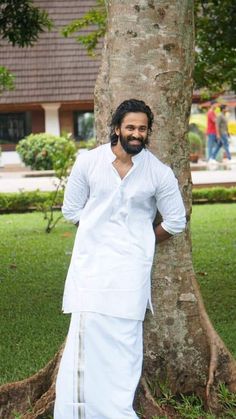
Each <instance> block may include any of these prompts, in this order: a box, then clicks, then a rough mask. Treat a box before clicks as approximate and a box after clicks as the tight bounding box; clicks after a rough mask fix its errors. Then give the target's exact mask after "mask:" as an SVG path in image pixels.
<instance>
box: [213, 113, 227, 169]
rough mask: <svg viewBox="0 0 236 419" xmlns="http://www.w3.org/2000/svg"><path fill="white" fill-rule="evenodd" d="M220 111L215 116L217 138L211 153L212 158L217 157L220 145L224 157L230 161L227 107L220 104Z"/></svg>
mask: <svg viewBox="0 0 236 419" xmlns="http://www.w3.org/2000/svg"><path fill="white" fill-rule="evenodd" d="M220 111H221V113H220V114H219V115H218V117H217V118H216V126H217V131H218V132H219V139H218V141H217V145H216V148H215V150H214V151H213V154H212V159H213V160H215V159H216V157H217V154H218V153H219V151H220V149H221V147H223V148H224V149H225V153H226V157H227V159H228V160H229V161H230V160H231V154H230V151H229V131H228V122H227V118H226V115H225V114H226V112H227V107H226V105H221V106H220Z"/></svg>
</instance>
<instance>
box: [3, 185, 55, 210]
mask: <svg viewBox="0 0 236 419" xmlns="http://www.w3.org/2000/svg"><path fill="white" fill-rule="evenodd" d="M52 194H53V192H41V191H39V190H37V191H33V192H15V193H0V213H9V212H25V211H33V210H37V209H38V210H39V209H41V208H43V207H47V206H49V205H50V203H51V202H52ZM62 202H63V192H62V191H59V192H58V193H57V199H56V201H55V206H56V207H59V208H60V207H61V205H62Z"/></svg>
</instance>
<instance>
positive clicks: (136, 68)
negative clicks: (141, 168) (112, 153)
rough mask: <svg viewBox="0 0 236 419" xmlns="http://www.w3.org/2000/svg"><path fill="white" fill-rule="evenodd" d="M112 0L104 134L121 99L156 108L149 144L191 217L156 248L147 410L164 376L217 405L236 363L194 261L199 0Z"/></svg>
mask: <svg viewBox="0 0 236 419" xmlns="http://www.w3.org/2000/svg"><path fill="white" fill-rule="evenodd" d="M107 5H108V8H109V14H108V16H109V17H108V31H107V38H106V45H105V48H104V56H103V62H102V66H101V71H100V75H99V78H98V80H97V85H96V90H95V91H96V95H95V110H96V121H97V135H98V140H99V142H100V143H104V142H107V141H108V136H109V130H108V129H107V127H108V124H107V122H109V121H110V116H111V114H112V113H113V111H114V110H115V109H116V107H117V106H118V105H119V104H120V103H121V102H122V101H123V100H125V99H129V98H132V97H135V98H137V99H142V100H144V101H145V102H146V103H147V104H148V105H149V106H150V107H151V109H152V110H153V112H154V115H155V124H154V130H153V134H152V138H151V151H152V152H153V153H154V154H155V155H156V156H157V157H159V158H160V159H161V160H162V161H164V162H165V163H167V164H168V165H170V166H171V167H172V169H173V170H174V172H175V175H176V177H177V178H178V181H179V186H180V189H181V192H182V196H183V199H184V202H185V207H186V211H187V220H188V225H187V228H186V232H185V233H184V234H181V235H179V236H178V237H174V238H171V239H170V240H169V241H168V242H166V243H163V244H161V245H159V246H157V249H156V250H157V251H156V256H155V260H154V265H153V275H152V299H153V306H154V312H155V314H154V316H152V315H150V314H149V315H148V316H147V318H146V321H145V331H144V345H145V349H144V352H145V355H144V372H143V378H142V385H141V387H140V392H139V397H140V400H141V401H142V404H143V405H144V404H145V409H144V410H145V415H146V417H147V418H149V417H151V415H153V414H154V413H153V409H154V411H155V408H156V409H157V410H156V412H158V411H159V410H158V409H159V408H158V406H157V405H156V404H155V397H156V396H158V395H160V392H161V391H160V385H163V383H165V386H168V387H169V389H170V390H171V392H172V393H173V394H179V393H183V394H189V393H195V394H197V395H199V396H201V397H202V398H203V399H204V400H205V403H206V405H208V406H210V407H211V408H213V409H215V410H217V407H218V406H217V402H216V388H217V384H218V383H219V382H221V381H222V382H224V383H226V384H227V385H228V386H229V388H230V389H231V390H232V391H236V365H235V360H234V359H233V358H232V356H231V355H230V353H229V352H228V350H227V349H226V348H225V346H224V344H223V342H222V341H221V339H220V338H219V336H218V335H217V334H216V332H215V330H214V329H213V327H212V324H211V322H210V320H209V318H208V316H207V313H206V311H205V308H204V304H203V301H202V298H201V295H200V293H199V289H198V286H197V282H196V278H195V276H194V272H193V266H192V255H191V238H190V225H189V224H190V215H191V189H192V182H191V173H190V167H189V157H188V156H189V149H188V145H187V132H188V119H189V113H190V107H191V98H192V70H193V65H194V30H193V1H192V0H190V1H187V0H178V1H175V2H171V1H165V0H162V1H157V0H143V1H135V0H130V1H129V2H127V1H120V0H112V1H107ZM148 389H149V395H148ZM149 409H150V410H149Z"/></svg>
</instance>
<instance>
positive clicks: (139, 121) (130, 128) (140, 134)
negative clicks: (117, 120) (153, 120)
mask: <svg viewBox="0 0 236 419" xmlns="http://www.w3.org/2000/svg"><path fill="white" fill-rule="evenodd" d="M115 132H116V135H117V136H118V137H119V141H120V144H121V146H122V147H123V149H124V150H125V151H126V153H128V154H132V155H135V154H138V153H140V151H142V149H143V148H144V147H145V145H146V144H147V140H148V118H147V115H146V114H145V113H143V112H129V113H127V114H126V115H125V117H124V119H123V120H122V122H121V126H120V127H117V128H116V129H115Z"/></svg>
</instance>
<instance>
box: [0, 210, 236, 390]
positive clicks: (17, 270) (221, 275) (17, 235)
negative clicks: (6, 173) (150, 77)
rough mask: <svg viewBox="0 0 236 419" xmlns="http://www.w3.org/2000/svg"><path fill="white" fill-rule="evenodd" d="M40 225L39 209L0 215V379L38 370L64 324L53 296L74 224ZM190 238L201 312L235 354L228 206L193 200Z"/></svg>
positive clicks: (235, 288) (234, 225)
mask: <svg viewBox="0 0 236 419" xmlns="http://www.w3.org/2000/svg"><path fill="white" fill-rule="evenodd" d="M44 228H45V222H44V220H43V218H42V215H41V214H40V213H27V214H20V215H19V214H11V215H2V216H1V217H0V236H1V242H0V243H1V244H0V251H1V253H0V254H1V267H0V295H1V304H0V336H1V340H0V383H3V382H9V381H15V380H20V379H23V378H25V377H27V376H29V375H31V374H33V373H34V372H36V371H37V370H38V369H39V368H42V367H43V366H44V365H45V363H46V362H47V361H49V359H51V357H52V356H53V355H54V353H55V352H56V351H57V349H58V347H59V346H60V344H61V343H62V342H63V340H64V338H65V336H66V332H67V329H68V323H69V316H67V315H63V314H62V313H61V302H62V294H63V287H64V280H65V277H66V273H67V269H68V266H69V261H70V253H71V250H72V246H73V241H74V234H75V227H74V226H72V225H70V224H68V223H66V222H63V221H62V222H60V223H59V225H58V226H57V227H56V229H55V230H53V231H52V232H51V233H50V234H46V233H45V232H44ZM192 236H193V259H194V265H195V270H196V272H198V274H197V277H198V280H199V283H200V285H201V290H202V294H203V296H204V299H205V303H206V306H207V309H208V312H209V314H210V317H211V318H212V321H213V323H214V325H215V327H216V329H217V330H218V332H219V333H220V334H221V336H222V337H223V339H224V341H225V342H226V343H227V346H228V347H229V348H230V350H231V351H232V352H234V355H236V316H235V311H236V309H235V307H236V204H220V205H217V204H215V205H203V206H194V208H193V217H192Z"/></svg>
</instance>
